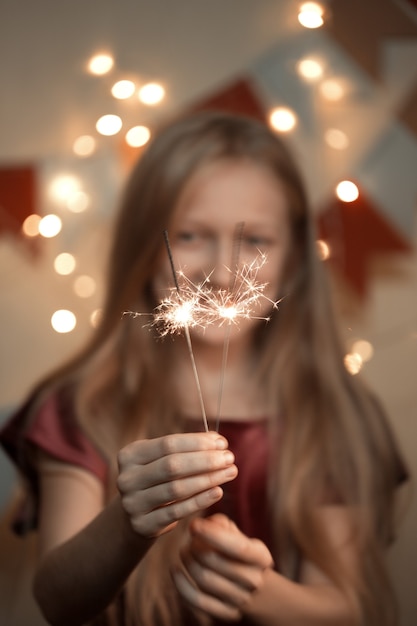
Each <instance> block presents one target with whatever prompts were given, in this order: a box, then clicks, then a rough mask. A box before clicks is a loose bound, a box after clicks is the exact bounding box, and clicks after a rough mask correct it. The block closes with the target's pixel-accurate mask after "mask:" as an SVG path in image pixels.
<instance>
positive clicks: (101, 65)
mask: <svg viewBox="0 0 417 626" xmlns="http://www.w3.org/2000/svg"><path fill="white" fill-rule="evenodd" d="M113 65H114V59H113V57H112V56H111V55H110V54H96V55H95V56H93V57H92V58H91V59H90V60H89V62H88V69H89V71H90V72H91V74H96V75H97V76H102V75H103V74H107V73H108V72H110V70H111V69H112V67H113Z"/></svg>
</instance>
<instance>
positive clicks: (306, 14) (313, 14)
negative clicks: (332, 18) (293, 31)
mask: <svg viewBox="0 0 417 626" xmlns="http://www.w3.org/2000/svg"><path fill="white" fill-rule="evenodd" d="M323 15H324V9H323V7H322V5H321V4H319V3H318V2H305V3H304V4H302V5H301V7H300V11H299V13H298V21H299V22H300V24H301V26H304V28H320V26H323V24H324V19H323Z"/></svg>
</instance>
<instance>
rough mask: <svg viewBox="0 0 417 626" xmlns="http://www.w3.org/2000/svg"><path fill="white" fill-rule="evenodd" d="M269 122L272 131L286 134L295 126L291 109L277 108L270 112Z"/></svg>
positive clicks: (294, 118) (294, 116) (295, 119)
mask: <svg viewBox="0 0 417 626" xmlns="http://www.w3.org/2000/svg"><path fill="white" fill-rule="evenodd" d="M269 122H270V124H271V126H272V128H273V129H274V130H277V131H279V132H283V133H287V132H289V131H291V130H293V128H294V127H295V126H296V124H297V117H296V115H295V113H294V112H293V111H291V109H287V108H286V107H277V108H276V109H273V110H272V111H271V113H270V115H269Z"/></svg>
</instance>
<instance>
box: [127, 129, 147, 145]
mask: <svg viewBox="0 0 417 626" xmlns="http://www.w3.org/2000/svg"><path fill="white" fill-rule="evenodd" d="M150 137H151V131H150V130H149V128H147V127H146V126H134V127H133V128H131V129H130V130H128V131H127V133H126V143H127V144H128V145H129V146H131V147H132V148H140V147H141V146H144V145H145V144H146V143H148V141H149V139H150Z"/></svg>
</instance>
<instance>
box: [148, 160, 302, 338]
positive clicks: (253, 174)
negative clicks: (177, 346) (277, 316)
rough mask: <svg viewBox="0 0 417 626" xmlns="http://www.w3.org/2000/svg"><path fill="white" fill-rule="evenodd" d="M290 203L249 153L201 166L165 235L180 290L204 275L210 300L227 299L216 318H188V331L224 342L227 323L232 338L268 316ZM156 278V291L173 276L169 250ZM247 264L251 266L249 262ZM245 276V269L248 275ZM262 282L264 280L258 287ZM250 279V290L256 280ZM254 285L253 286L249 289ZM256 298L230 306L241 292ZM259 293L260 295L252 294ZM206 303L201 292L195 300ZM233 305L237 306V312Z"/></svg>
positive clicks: (287, 241)
mask: <svg viewBox="0 0 417 626" xmlns="http://www.w3.org/2000/svg"><path fill="white" fill-rule="evenodd" d="M287 212H288V207H287V200H286V197H285V195H284V191H283V188H282V186H281V185H280V184H279V182H278V181H277V180H276V178H275V177H274V176H273V175H272V173H271V172H270V171H269V170H268V169H267V168H265V167H263V166H258V165H256V164H255V163H252V162H249V161H220V162H216V163H214V164H210V165H207V166H206V167H205V168H203V169H202V170H201V171H200V172H198V173H197V174H196V175H195V176H194V177H193V178H192V180H191V181H190V183H189V184H188V185H187V187H186V189H185V191H184V192H183V194H182V196H181V198H180V200H179V203H178V206H177V207H176V211H175V214H174V219H173V223H172V225H171V228H170V230H169V242H170V247H171V250H172V256H173V261H174V265H175V269H176V270H177V271H179V277H178V282H179V285H180V293H185V292H186V290H187V288H188V289H191V292H192V291H194V292H195V288H194V287H195V286H197V285H200V284H201V283H203V282H204V281H206V282H205V285H206V286H207V287H209V288H210V290H211V294H213V295H215V294H218V296H219V297H218V298H217V300H216V297H215V300H216V302H217V304H219V301H221V303H222V302H223V303H224V305H225V306H224V307H223V308H222V311H221V316H220V318H218V319H216V320H213V319H211V320H210V322H209V323H207V324H204V323H203V324H202V326H200V325H197V326H196V327H192V326H191V330H192V333H193V336H196V337H198V338H201V340H203V341H206V342H213V343H216V342H222V341H223V340H224V331H225V326H226V325H227V324H231V326H232V327H231V339H237V338H242V339H243V338H244V337H245V336H248V334H249V333H250V332H251V331H253V329H254V328H255V326H256V325H257V324H259V323H264V322H260V318H261V319H262V318H268V316H269V315H270V314H271V311H272V306H273V305H272V302H273V301H276V300H277V299H278V297H279V293H280V281H281V274H282V269H283V265H284V262H285V258H286V256H287V253H288V248H289V245H290V234H289V224H288V217H287ZM162 259H163V260H162V263H161V268H160V271H159V273H158V275H157V276H156V278H155V281H154V285H155V291H156V294H157V297H158V298H159V299H161V298H162V297H164V296H166V295H167V287H172V286H173V284H174V281H173V275H172V270H171V266H170V263H169V258H168V254H167V253H166V251H164V253H163V254H162ZM250 267H252V269H249V268H250ZM245 276H248V277H249V283H248V282H247V280H246V278H245ZM260 284H265V288H264V289H263V291H262V293H261V289H259V285H260ZM254 285H255V291H254V290H253V287H254ZM251 286H252V291H251ZM245 293H246V294H247V295H248V296H249V298H250V297H251V293H252V296H253V295H255V298H254V299H253V301H251V302H250V304H249V305H248V306H247V307H246V310H247V313H248V314H249V315H248V316H247V317H246V316H245V315H244V314H243V315H242V311H244V310H245V302H246V301H245V300H243V301H240V302H241V305H242V306H243V309H242V308H241V307H240V305H239V307H240V308H239V307H235V308H233V303H235V304H237V303H238V299H239V297H240V295H242V294H245ZM256 295H258V296H259V297H256ZM198 302H200V303H201V304H202V305H203V306H204V305H205V304H206V302H205V298H204V297H203V298H200V300H199V301H198ZM236 311H239V314H238V315H236V316H235V313H236Z"/></svg>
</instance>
